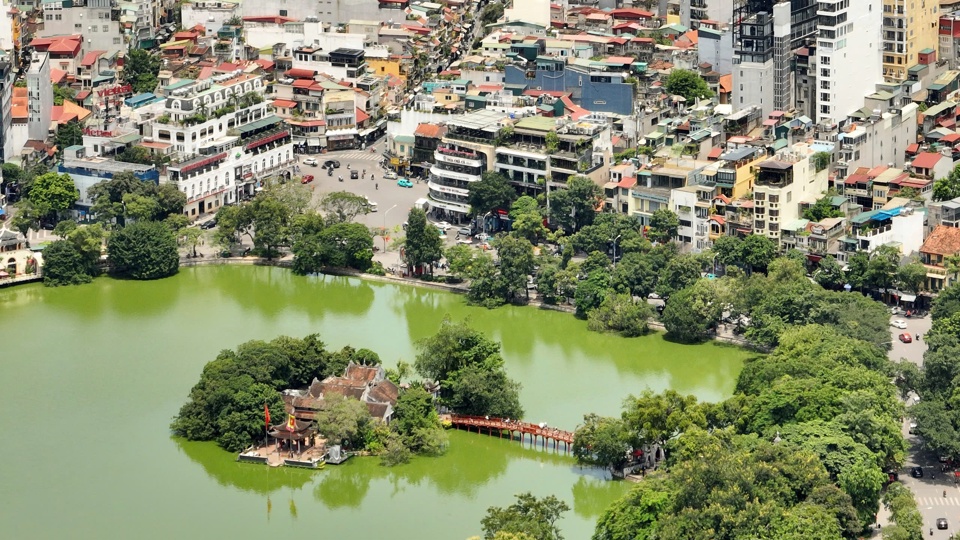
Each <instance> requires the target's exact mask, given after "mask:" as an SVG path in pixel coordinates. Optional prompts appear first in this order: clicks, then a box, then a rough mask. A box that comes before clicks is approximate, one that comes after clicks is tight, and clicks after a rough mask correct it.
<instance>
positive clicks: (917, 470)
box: [910, 467, 923, 478]
mask: <svg viewBox="0 0 960 540" xmlns="http://www.w3.org/2000/svg"><path fill="white" fill-rule="evenodd" d="M910 476H912V477H914V478H923V467H914V468H912V469H910Z"/></svg>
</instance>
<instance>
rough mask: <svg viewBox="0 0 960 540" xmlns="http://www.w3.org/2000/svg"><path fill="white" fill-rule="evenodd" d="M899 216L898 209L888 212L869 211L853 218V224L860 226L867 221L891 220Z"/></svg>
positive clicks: (891, 209)
mask: <svg viewBox="0 0 960 540" xmlns="http://www.w3.org/2000/svg"><path fill="white" fill-rule="evenodd" d="M899 215H900V207H899V206H898V207H896V208H890V209H888V210H871V211H869V212H863V213H861V214H858V215H856V216H853V219H852V220H851V221H853V223H855V224H858V225H859V224H862V223H866V222H868V221H884V220H887V219H893V218H895V217H897V216H899Z"/></svg>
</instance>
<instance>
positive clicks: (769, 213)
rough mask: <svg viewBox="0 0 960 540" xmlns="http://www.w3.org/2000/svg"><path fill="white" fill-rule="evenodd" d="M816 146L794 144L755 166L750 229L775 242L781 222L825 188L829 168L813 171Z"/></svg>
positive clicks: (793, 214) (790, 219)
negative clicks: (812, 158) (755, 175)
mask: <svg viewBox="0 0 960 540" xmlns="http://www.w3.org/2000/svg"><path fill="white" fill-rule="evenodd" d="M815 153H816V149H814V147H812V146H811V145H808V144H806V143H796V144H794V145H793V146H792V147H788V148H786V149H784V150H781V151H780V152H779V153H777V154H776V155H775V156H774V157H773V158H772V159H769V160H767V161H763V162H761V163H760V164H759V165H757V179H756V182H755V184H754V188H753V205H754V209H753V220H754V222H753V232H754V234H762V235H764V236H767V237H769V238H771V239H773V240H775V241H776V242H777V243H778V244H779V241H780V226H781V224H785V223H790V222H791V221H794V220H796V219H797V218H799V217H800V215H801V212H800V206H801V203H804V204H813V203H815V202H816V201H817V200H818V199H820V198H821V197H822V196H823V194H824V193H825V192H826V191H827V180H828V173H829V169H823V170H821V171H817V170H816V168H815V167H814V164H813V161H812V160H811V159H810V158H811V157H812V156H813V154H815Z"/></svg>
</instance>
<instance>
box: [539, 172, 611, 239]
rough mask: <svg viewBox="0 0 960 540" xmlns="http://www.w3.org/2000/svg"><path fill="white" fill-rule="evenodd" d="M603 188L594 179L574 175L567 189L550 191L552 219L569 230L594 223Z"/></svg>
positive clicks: (568, 182) (577, 229)
mask: <svg viewBox="0 0 960 540" xmlns="http://www.w3.org/2000/svg"><path fill="white" fill-rule="evenodd" d="M602 197H603V190H601V189H600V186H598V185H596V184H594V183H593V180H591V179H589V178H586V177H583V176H574V177H571V178H570V179H569V180H568V181H567V188H566V189H559V190H555V191H551V192H550V220H551V221H552V222H553V223H554V224H555V225H557V226H560V227H563V228H565V229H567V230H568V231H573V232H576V231H579V230H580V229H581V228H583V227H585V226H587V225H590V224H591V223H593V220H594V218H595V217H596V215H597V210H596V208H597V206H598V204H599V202H600V200H601V199H602Z"/></svg>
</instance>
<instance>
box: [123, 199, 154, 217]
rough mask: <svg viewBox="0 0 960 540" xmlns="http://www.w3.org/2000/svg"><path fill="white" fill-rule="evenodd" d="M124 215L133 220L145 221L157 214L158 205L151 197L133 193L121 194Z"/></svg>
mask: <svg viewBox="0 0 960 540" xmlns="http://www.w3.org/2000/svg"><path fill="white" fill-rule="evenodd" d="M123 208H124V210H125V211H124V215H125V216H126V217H128V218H131V219H133V220H135V221H147V220H150V219H152V218H153V216H155V215H157V213H158V211H159V210H160V205H159V204H158V203H157V200H156V199H154V198H151V197H144V196H143V195H137V194H135V193H126V194H124V195H123Z"/></svg>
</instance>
